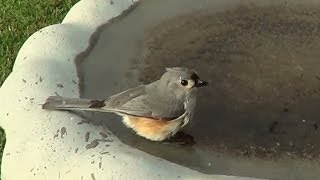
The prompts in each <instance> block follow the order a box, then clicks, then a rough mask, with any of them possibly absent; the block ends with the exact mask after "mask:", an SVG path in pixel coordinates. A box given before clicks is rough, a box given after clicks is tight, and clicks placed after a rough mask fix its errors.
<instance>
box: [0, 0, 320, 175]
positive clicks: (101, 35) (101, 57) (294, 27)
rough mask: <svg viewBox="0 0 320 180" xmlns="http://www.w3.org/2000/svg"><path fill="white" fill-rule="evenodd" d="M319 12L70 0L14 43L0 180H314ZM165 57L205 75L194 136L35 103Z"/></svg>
mask: <svg viewBox="0 0 320 180" xmlns="http://www.w3.org/2000/svg"><path fill="white" fill-rule="evenodd" d="M319 19H320V4H319V3H318V2H316V1H311V0H308V1H303V4H301V3H299V1H288V0H286V1H285V0H283V1H275V0H274V1H268V2H265V1H262V0H261V1H253V0H252V1H251V0H247V1H242V0H229V1H224V0H215V1H213V0H211V1H210V0H209V1H208V0H142V1H131V0H114V1H105V0H104V1H102V0H101V1H99V0H97V1H90V0H82V1H80V2H79V3H78V4H76V5H75V6H74V7H73V8H72V9H71V10H70V12H69V13H68V15H67V16H66V18H65V19H64V21H63V22H62V23H61V24H57V25H52V26H49V27H46V28H44V29H42V30H40V31H38V32H37V33H35V34H33V35H32V36H31V37H30V38H29V39H28V40H27V41H26V42H25V44H24V45H23V47H22V48H21V50H20V52H19V55H18V56H17V59H16V62H15V66H14V69H13V72H12V74H11V75H10V76H9V77H8V79H7V80H6V81H5V83H4V84H3V86H2V87H1V89H0V99H1V102H2V103H1V105H0V108H1V112H0V125H1V126H2V127H3V128H4V129H5V131H6V136H7V143H6V147H5V150H4V155H3V161H2V174H1V177H2V179H3V180H7V179H9V180H12V179H50V180H51V179H92V180H95V179H96V180H99V179H251V178H252V179H254V178H260V179H318V177H319V175H320V166H319V163H318V161H317V160H318V158H319V147H320V143H319V137H320V134H319V131H320V130H318V125H319V123H320V122H319V117H320V112H319V111H318V110H317V109H318V107H319V105H320V98H319V93H320V72H319V69H320V61H319V57H320V51H319V50H320V43H319V42H320V41H319V40H320V26H319V24H320V23H319V22H320V20H319ZM173 66H186V67H189V68H192V69H195V70H197V71H198V73H199V75H200V76H201V77H202V78H203V79H208V80H209V81H210V82H211V83H210V87H208V88H207V89H203V90H202V91H201V92H200V96H199V102H198V106H197V110H196V115H195V117H194V121H192V122H191V123H190V124H189V125H188V126H187V127H186V128H185V129H184V130H183V131H185V132H186V133H188V134H190V135H191V136H193V137H194V140H195V144H192V145H178V144H168V143H161V142H150V141H148V140H146V139H143V138H141V137H139V136H136V135H135V134H134V132H132V130H130V129H127V128H126V127H125V126H124V125H123V124H122V122H121V121H120V119H119V117H117V116H116V115H113V114H107V113H92V112H90V113H87V112H79V113H71V112H62V111H46V110H43V109H41V104H42V103H43V102H44V101H45V99H46V98H47V97H48V96H50V95H55V94H58V95H61V96H67V97H86V98H99V99H104V98H106V97H108V96H110V95H112V94H114V93H117V92H120V91H122V90H125V89H127V88H129V87H133V86H135V85H138V84H141V83H149V82H151V81H153V80H155V79H157V78H158V77H159V76H160V75H161V74H162V73H163V72H164V69H165V67H173Z"/></svg>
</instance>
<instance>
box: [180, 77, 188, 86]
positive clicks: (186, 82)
mask: <svg viewBox="0 0 320 180" xmlns="http://www.w3.org/2000/svg"><path fill="white" fill-rule="evenodd" d="M180 84H181V85H182V86H186V85H188V81H187V80H184V79H183V80H181V81H180Z"/></svg>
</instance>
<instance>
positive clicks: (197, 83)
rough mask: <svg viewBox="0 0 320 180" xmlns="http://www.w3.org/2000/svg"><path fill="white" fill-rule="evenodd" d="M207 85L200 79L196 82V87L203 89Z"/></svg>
mask: <svg viewBox="0 0 320 180" xmlns="http://www.w3.org/2000/svg"><path fill="white" fill-rule="evenodd" d="M208 84H209V83H208V82H207V81H201V80H200V79H198V80H197V82H196V87H204V86H207V85H208Z"/></svg>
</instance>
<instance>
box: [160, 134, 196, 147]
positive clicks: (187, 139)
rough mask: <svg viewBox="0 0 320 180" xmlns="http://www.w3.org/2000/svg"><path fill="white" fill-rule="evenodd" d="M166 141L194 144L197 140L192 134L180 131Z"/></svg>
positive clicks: (187, 144)
mask: <svg viewBox="0 0 320 180" xmlns="http://www.w3.org/2000/svg"><path fill="white" fill-rule="evenodd" d="M164 143H170V144H178V145H186V146H192V145H194V144H195V141H194V138H193V137H192V136H191V135H189V134H187V133H185V132H182V131H179V132H177V133H176V134H175V135H174V136H173V137H171V138H170V139H167V140H165V141H164Z"/></svg>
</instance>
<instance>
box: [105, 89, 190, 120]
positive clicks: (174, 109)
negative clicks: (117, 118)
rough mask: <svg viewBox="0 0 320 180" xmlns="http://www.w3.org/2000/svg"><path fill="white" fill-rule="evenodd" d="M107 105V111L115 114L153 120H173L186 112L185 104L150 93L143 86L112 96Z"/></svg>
mask: <svg viewBox="0 0 320 180" xmlns="http://www.w3.org/2000/svg"><path fill="white" fill-rule="evenodd" d="M155 96H158V97H155ZM105 104H106V106H105V107H106V108H107V109H109V110H112V111H115V112H120V113H124V114H130V115H134V116H143V117H149V118H153V119H166V120H172V119H175V118H177V117H179V116H181V115H182V114H184V112H185V108H184V104H183V103H177V102H176V101H174V100H168V98H164V97H161V96H159V95H157V94H155V93H150V92H149V93H148V92H147V90H146V88H145V86H143V85H141V86H138V87H136V88H132V89H129V90H126V91H124V92H121V93H119V94H116V95H114V96H111V97H110V98H109V99H107V100H106V102H105Z"/></svg>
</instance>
